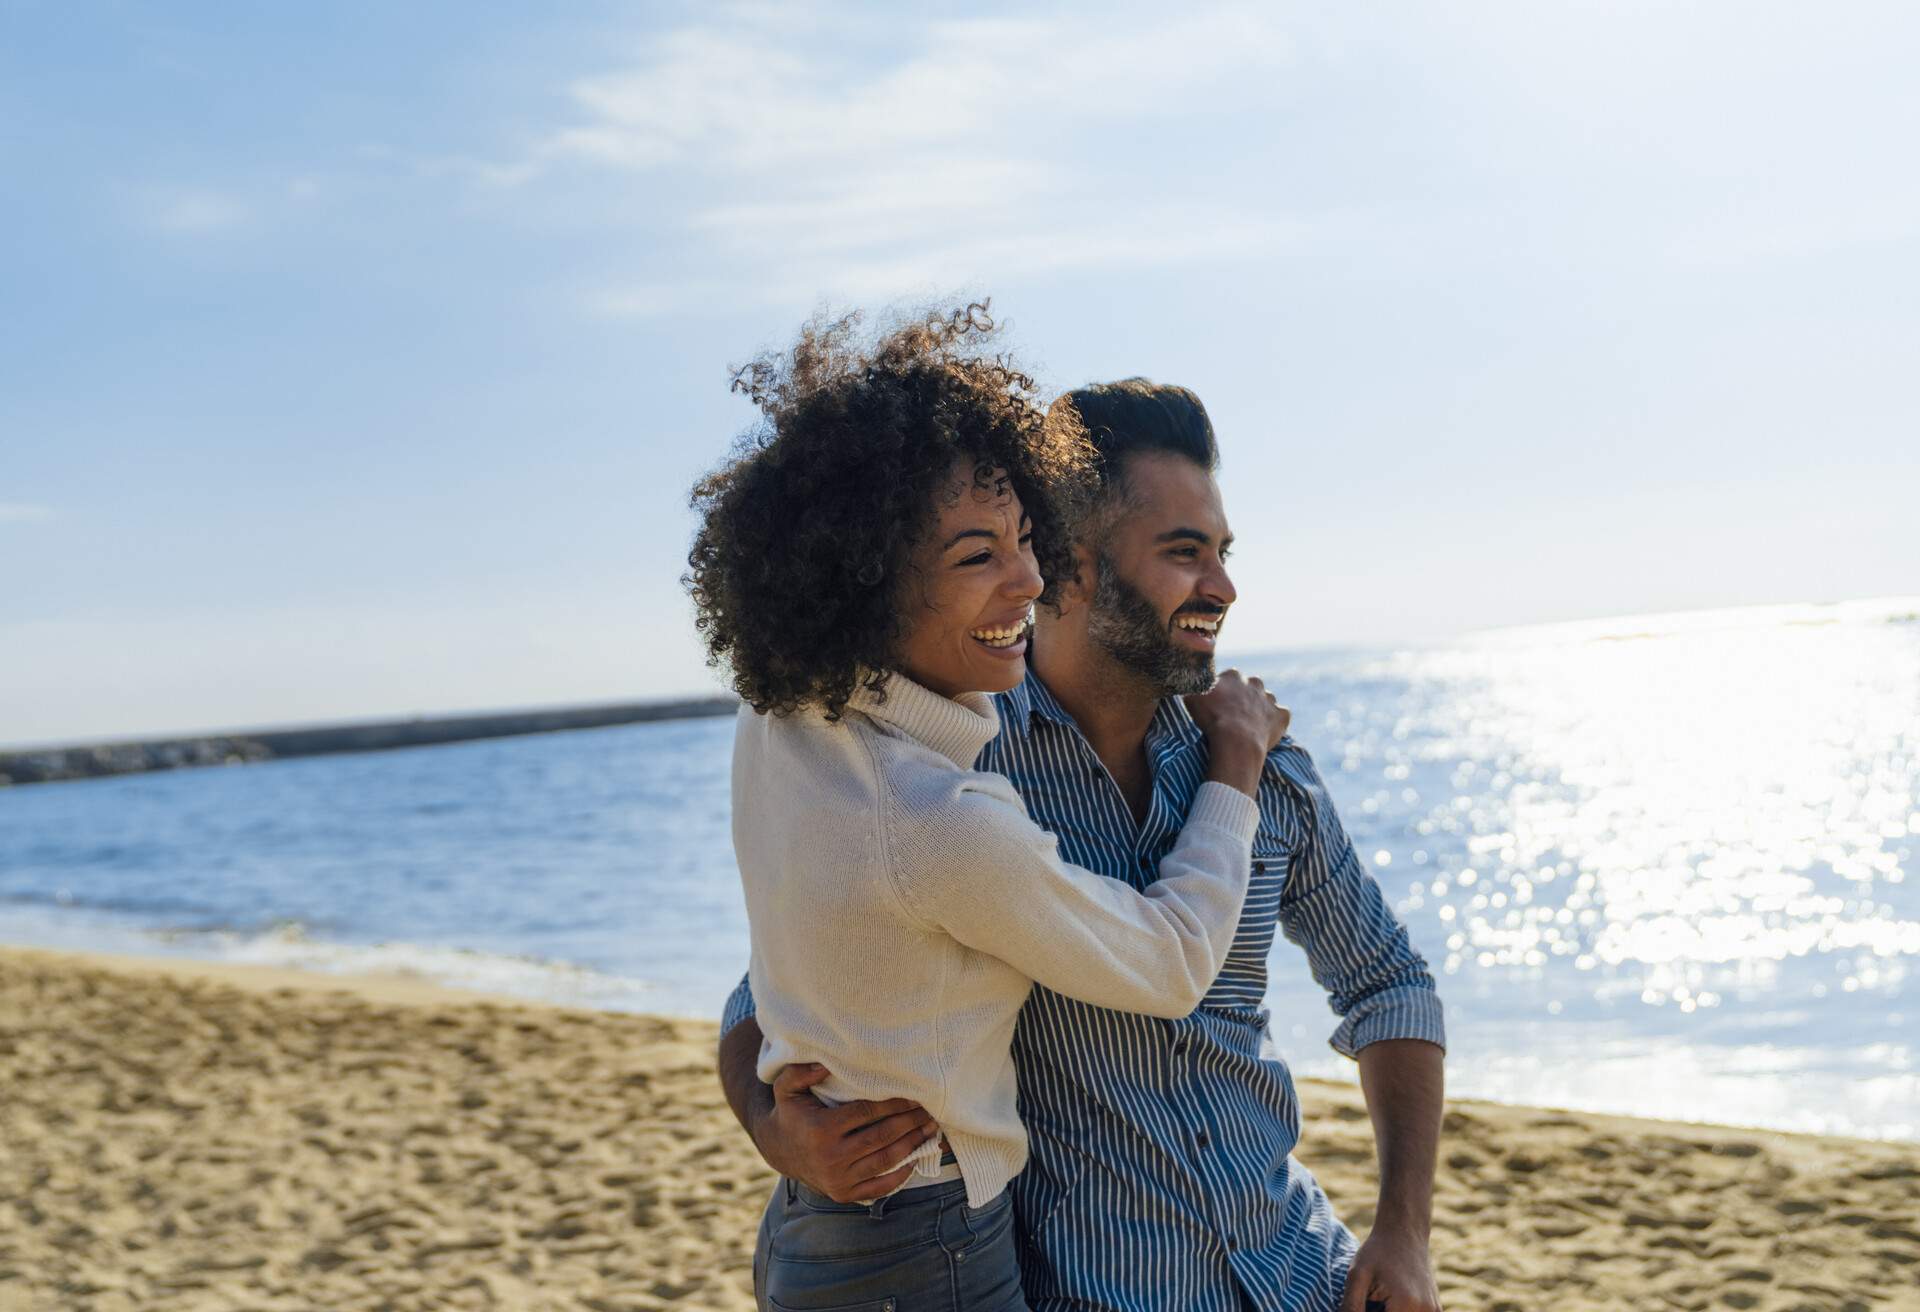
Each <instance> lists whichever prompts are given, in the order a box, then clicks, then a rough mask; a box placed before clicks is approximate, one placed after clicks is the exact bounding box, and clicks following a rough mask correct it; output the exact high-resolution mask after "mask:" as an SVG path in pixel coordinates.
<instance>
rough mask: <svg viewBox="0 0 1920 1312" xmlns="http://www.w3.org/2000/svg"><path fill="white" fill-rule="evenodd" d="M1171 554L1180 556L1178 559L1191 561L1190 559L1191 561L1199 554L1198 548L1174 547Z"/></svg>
mask: <svg viewBox="0 0 1920 1312" xmlns="http://www.w3.org/2000/svg"><path fill="white" fill-rule="evenodd" d="M1173 554H1174V555H1176V556H1180V557H1183V558H1184V559H1187V560H1191V559H1193V558H1194V557H1195V556H1197V555H1199V554H1200V548H1198V547H1175V548H1174V549H1173Z"/></svg>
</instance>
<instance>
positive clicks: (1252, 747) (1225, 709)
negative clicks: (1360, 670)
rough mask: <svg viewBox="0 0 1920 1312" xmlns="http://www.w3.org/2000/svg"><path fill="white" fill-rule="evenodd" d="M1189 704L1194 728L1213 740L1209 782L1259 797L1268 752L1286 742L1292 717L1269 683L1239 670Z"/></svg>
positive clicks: (1209, 746) (1226, 672)
mask: <svg viewBox="0 0 1920 1312" xmlns="http://www.w3.org/2000/svg"><path fill="white" fill-rule="evenodd" d="M1186 702H1187V710H1188V711H1190V712H1192V714H1193V719H1194V723H1196V724H1198V725H1199V726H1200V731H1201V732H1202V733H1204V734H1206V736H1207V752H1208V755H1209V758H1210V764H1209V767H1208V770H1207V778H1208V779H1209V780H1211V781H1213V782H1214V783H1222V784H1227V785H1228V786H1230V787H1233V788H1238V789H1239V790H1240V791H1241V792H1243V793H1245V794H1246V795H1247V796H1249V797H1254V796H1257V795H1258V792H1259V788H1260V771H1261V768H1262V767H1263V766H1264V765H1265V764H1266V760H1267V753H1268V752H1270V751H1272V750H1273V749H1274V748H1276V747H1278V746H1279V745H1280V740H1281V739H1282V738H1284V737H1286V734H1287V726H1288V724H1289V723H1291V721H1292V719H1293V716H1292V714H1291V713H1290V712H1289V711H1288V710H1287V708H1286V707H1284V706H1282V705H1280V703H1279V702H1277V701H1275V700H1274V698H1273V694H1272V693H1270V692H1268V691H1267V686H1266V685H1265V684H1264V683H1262V682H1260V680H1259V679H1257V678H1251V679H1250V678H1247V677H1246V676H1245V675H1242V674H1241V673H1240V671H1238V670H1222V671H1221V672H1220V679H1219V682H1217V683H1215V684H1214V685H1213V687H1212V689H1211V690H1210V691H1207V692H1203V693H1196V694H1194V695H1192V696H1190V697H1188V698H1187V699H1186Z"/></svg>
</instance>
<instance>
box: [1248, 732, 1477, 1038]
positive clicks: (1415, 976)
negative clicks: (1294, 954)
mask: <svg viewBox="0 0 1920 1312" xmlns="http://www.w3.org/2000/svg"><path fill="white" fill-rule="evenodd" d="M1268 763H1269V768H1270V769H1273V770H1276V771H1278V772H1279V774H1280V776H1281V778H1282V779H1283V781H1284V782H1285V784H1286V785H1287V786H1288V787H1290V788H1291V789H1292V790H1293V791H1294V792H1295V793H1296V794H1297V795H1298V796H1300V798H1301V799H1302V801H1303V802H1304V805H1303V806H1302V807H1301V809H1300V816H1301V821H1302V826H1301V829H1302V832H1301V833H1300V835H1299V837H1298V839H1297V841H1296V842H1295V844H1294V849H1293V853H1292V866H1291V869H1290V872H1289V874H1288V877H1287V886H1286V891H1285V892H1284V893H1283V894H1282V896H1281V898H1280V930H1281V932H1282V933H1283V934H1285V935H1286V936H1287V939H1288V941H1289V942H1292V943H1295V944H1298V945H1299V946H1300V947H1301V948H1302V949H1304V950H1305V952H1306V954H1307V963H1308V965H1309V967H1310V968H1311V969H1312V971H1313V978H1314V979H1315V980H1316V981H1317V982H1318V983H1319V985H1320V987H1321V988H1323V989H1325V990H1326V991H1327V1002H1328V1004H1329V1005H1330V1006H1331V1007H1332V1008H1333V1010H1334V1013H1335V1014H1336V1015H1337V1016H1339V1017H1340V1024H1339V1026H1338V1027H1337V1028H1336V1029H1335V1030H1334V1031H1333V1034H1332V1036H1331V1037H1330V1038H1329V1040H1328V1042H1330V1043H1331V1044H1332V1045H1333V1048H1334V1050H1335V1051H1336V1052H1339V1053H1341V1054H1343V1055H1344V1056H1347V1057H1354V1058H1357V1057H1358V1056H1359V1055H1360V1050H1361V1049H1362V1048H1364V1047H1366V1046H1367V1045H1368V1044H1370V1043H1379V1042H1380V1041H1381V1040H1383V1039H1423V1040H1425V1041H1426V1042H1428V1043H1432V1044H1436V1045H1438V1046H1439V1047H1441V1048H1445V1047H1446V1046H1447V1032H1446V1020H1445V1016H1444V1013H1443V1010H1442V1008H1441V1005H1440V994H1439V991H1438V990H1437V989H1436V988H1435V986H1434V980H1433V973H1432V972H1431V971H1430V970H1429V969H1428V967H1427V962H1426V958H1424V957H1422V956H1421V955H1420V953H1419V952H1418V951H1417V950H1416V949H1415V948H1414V946H1413V941H1412V939H1411V938H1409V936H1408V934H1407V928H1406V926H1405V925H1403V924H1401V923H1400V920H1399V918H1398V917H1396V916H1395V915H1394V914H1393V911H1392V909H1391V908H1390V907H1388V905H1387V900H1386V897H1385V895H1384V894H1383V893H1382V892H1381V890H1380V885H1379V883H1378V882H1377V881H1376V880H1375V879H1374V878H1373V876H1372V875H1370V874H1368V873H1367V871H1366V869H1365V868H1364V867H1363V866H1362V865H1361V864H1360V858H1359V856H1358V855H1357V854H1356V853H1355V852H1354V850H1353V843H1352V840H1350V839H1349V838H1348V837H1347V831H1346V827H1345V826H1344V825H1342V824H1341V823H1340V816H1339V813H1338V812H1337V811H1335V809H1334V805H1333V799H1332V797H1330V796H1329V795H1328V793H1327V788H1326V784H1325V782H1324V781H1323V780H1322V779H1321V778H1320V772H1319V770H1318V769H1316V768H1315V767H1314V764H1313V759H1312V758H1311V757H1309V756H1308V755H1307V753H1306V751H1305V749H1303V748H1301V747H1299V746H1298V745H1296V744H1294V743H1293V742H1292V741H1291V740H1289V741H1287V742H1284V743H1282V744H1281V746H1280V747H1279V748H1278V749H1277V750H1276V751H1275V752H1274V753H1273V755H1272V756H1270V757H1269V758H1268Z"/></svg>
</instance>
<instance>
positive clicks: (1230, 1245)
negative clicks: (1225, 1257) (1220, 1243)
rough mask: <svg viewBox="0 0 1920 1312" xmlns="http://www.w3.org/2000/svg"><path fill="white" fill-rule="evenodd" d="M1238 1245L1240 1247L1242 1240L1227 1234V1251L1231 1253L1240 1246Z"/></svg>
mask: <svg viewBox="0 0 1920 1312" xmlns="http://www.w3.org/2000/svg"><path fill="white" fill-rule="evenodd" d="M1238 1247H1240V1241H1239V1240H1237V1239H1235V1238H1234V1237H1233V1236H1232V1235H1228V1236H1227V1251H1228V1252H1229V1253H1231V1252H1232V1251H1233V1250H1234V1249H1236V1248H1238Z"/></svg>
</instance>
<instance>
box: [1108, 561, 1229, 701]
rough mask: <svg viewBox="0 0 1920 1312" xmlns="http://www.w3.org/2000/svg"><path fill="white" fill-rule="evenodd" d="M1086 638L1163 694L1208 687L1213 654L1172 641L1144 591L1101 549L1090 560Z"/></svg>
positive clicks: (1211, 678)
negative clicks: (1092, 578) (1095, 573)
mask: <svg viewBox="0 0 1920 1312" xmlns="http://www.w3.org/2000/svg"><path fill="white" fill-rule="evenodd" d="M1094 563H1095V568H1097V569H1098V570H1099V571H1100V577H1099V581H1098V582H1096V583H1095V584H1094V589H1093V607H1092V609H1091V611H1089V612H1088V616H1087V636H1088V637H1089V638H1091V639H1092V640H1093V642H1094V643H1095V644H1096V645H1097V646H1098V647H1099V648H1100V649H1101V650H1102V651H1104V652H1106V653H1107V655H1109V656H1111V657H1113V659H1114V660H1115V661H1116V662H1117V663H1118V664H1119V665H1120V666H1121V668H1123V669H1125V670H1127V671H1128V672H1129V673H1131V674H1134V675H1136V676H1138V677H1139V678H1140V679H1142V680H1143V681H1145V682H1146V683H1148V684H1151V685H1152V686H1153V687H1154V688H1155V689H1156V690H1157V691H1158V692H1159V694H1160V695H1161V696H1162V697H1176V696H1180V695H1183V694H1186V693H1194V692H1205V691H1207V689H1209V688H1211V687H1213V684H1214V674H1213V653H1212V652H1210V651H1187V650H1185V649H1184V648H1181V647H1177V646H1175V645H1174V641H1173V632H1172V630H1171V628H1170V627H1169V626H1168V624H1167V622H1166V621H1165V620H1162V619H1161V618H1160V612H1159V611H1157V610H1155V609H1154V606H1153V603H1152V602H1151V601H1148V600H1147V598H1146V594H1145V593H1143V592H1141V591H1140V590H1139V589H1138V588H1136V587H1134V586H1133V585H1132V584H1131V583H1128V582H1127V581H1126V580H1125V579H1123V578H1121V577H1120V571H1119V570H1117V569H1115V568H1114V566H1113V562H1112V561H1111V560H1109V559H1108V558H1107V555H1106V553H1105V552H1101V553H1099V554H1098V555H1097V556H1096V558H1095V562H1094Z"/></svg>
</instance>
